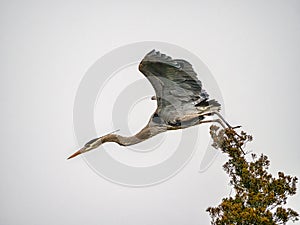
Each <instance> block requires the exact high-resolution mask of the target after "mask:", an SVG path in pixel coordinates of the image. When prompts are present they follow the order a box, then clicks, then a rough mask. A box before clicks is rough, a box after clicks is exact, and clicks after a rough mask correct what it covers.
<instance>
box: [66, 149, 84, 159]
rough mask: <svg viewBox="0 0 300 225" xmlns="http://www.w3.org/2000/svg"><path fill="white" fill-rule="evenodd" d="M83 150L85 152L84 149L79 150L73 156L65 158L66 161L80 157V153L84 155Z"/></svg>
mask: <svg viewBox="0 0 300 225" xmlns="http://www.w3.org/2000/svg"><path fill="white" fill-rule="evenodd" d="M84 150H85V148H82V149H79V150H78V151H77V152H75V153H74V154H73V155H71V156H69V158H67V159H72V158H74V157H76V156H78V155H80V154H81V153H84V152H85V151H84Z"/></svg>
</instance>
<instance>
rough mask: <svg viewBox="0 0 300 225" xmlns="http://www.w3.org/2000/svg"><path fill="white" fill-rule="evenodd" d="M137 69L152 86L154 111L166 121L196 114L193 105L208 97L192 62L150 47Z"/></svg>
mask: <svg viewBox="0 0 300 225" xmlns="http://www.w3.org/2000/svg"><path fill="white" fill-rule="evenodd" d="M139 69H140V71H141V72H142V73H143V74H144V75H145V76H146V78H147V79H148V80H149V81H150V83H151V84H152V86H153V87H154V90H155V93H156V98H157V110H156V113H157V114H158V115H159V116H160V117H161V118H162V119H163V120H164V121H165V122H174V121H176V120H179V119H180V118H181V117H183V116H185V115H187V114H195V113H198V112H199V111H198V110H197V108H196V107H195V105H196V104H198V103H200V102H202V101H204V100H206V99H208V97H209V95H208V94H207V92H206V91H205V90H203V88H202V84H201V81H200V80H199V79H198V78H197V74H196V72H195V71H194V70H193V67H192V65H191V64H190V63H189V62H187V61H185V60H182V59H172V58H171V57H169V56H166V55H165V54H161V53H160V52H156V51H154V50H153V51H151V52H150V53H148V54H147V55H146V56H145V58H144V59H143V60H142V62H141V63H140V66H139Z"/></svg>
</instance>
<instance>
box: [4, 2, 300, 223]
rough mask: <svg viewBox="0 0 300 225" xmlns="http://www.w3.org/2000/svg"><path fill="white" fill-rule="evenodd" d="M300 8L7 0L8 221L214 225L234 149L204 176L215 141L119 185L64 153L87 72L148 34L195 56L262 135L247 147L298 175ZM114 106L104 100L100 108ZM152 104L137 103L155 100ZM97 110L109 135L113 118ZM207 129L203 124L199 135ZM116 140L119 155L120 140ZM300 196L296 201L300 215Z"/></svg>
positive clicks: (240, 119)
mask: <svg viewBox="0 0 300 225" xmlns="http://www.w3.org/2000/svg"><path fill="white" fill-rule="evenodd" d="M299 12H300V3H299V1H296V0H295V1H291V0H286V1H226V3H225V2H224V1H164V2H160V1H146V2H143V1H127V2H123V3H120V2H118V1H110V2H101V1H72V2H71V1H26V2H25V1H1V2H0V26H1V31H0V34H1V35H0V59H1V61H0V74H1V82H0V85H1V89H0V91H1V95H0V96H1V104H2V106H1V117H0V121H1V125H2V126H1V128H0V132H1V144H2V146H1V153H2V154H1V159H0V178H1V186H0V198H1V202H0V209H1V214H0V224H5V225H18V224H33V225H34V224H41V223H42V224H45V225H47V224H53V223H55V224H57V225H59V224H83V223H87V224H91V225H93V224H107V225H117V224H128V225H129V224H130V225H138V224H139V225H140V224H144V225H147V224H156V225H160V224H161V225H162V224H164V225H165V224H173V225H181V224H190V225H196V224H209V221H210V218H209V216H208V214H207V213H206V212H205V209H206V208H207V207H209V206H216V205H217V204H219V202H220V201H221V199H222V197H225V196H228V194H229V193H230V188H229V187H228V185H227V183H228V178H227V176H226V175H225V173H224V171H223V170H222V165H223V163H224V162H225V160H226V157H225V156H222V155H218V157H217V158H216V160H215V161H214V162H213V164H212V165H211V166H210V167H209V169H208V170H207V171H205V172H203V173H199V164H200V162H201V159H202V157H203V155H204V151H205V149H206V147H205V148H204V149H202V148H199V149H197V151H196V152H195V154H194V155H193V157H192V159H191V160H190V161H189V163H188V164H187V165H186V166H185V167H184V168H183V170H181V171H180V172H179V173H178V174H177V175H176V176H174V177H172V178H171V179H169V180H168V181H166V182H164V183H161V184H158V185H155V186H150V187H143V188H131V187H124V186H120V185H117V184H114V183H111V182H109V181H107V180H105V179H103V178H102V177H100V176H98V175H97V174H96V173H94V172H93V171H92V170H91V169H90V168H89V167H88V166H87V164H86V163H85V161H84V160H83V159H82V158H76V159H74V160H72V161H66V160H65V159H66V157H67V156H69V154H71V153H73V151H75V150H77V148H78V147H79V146H78V145H77V140H76V138H75V134H74V126H73V104H74V100H75V96H76V92H77V89H78V86H79V84H80V82H81V79H82V78H83V77H84V75H85V73H86V72H87V70H88V69H89V68H90V67H91V65H92V64H94V62H95V61H96V60H98V59H99V58H100V57H101V56H103V55H105V54H106V53H108V52H110V51H111V50H112V49H115V48H118V47H120V46H123V45H127V44H130V43H133V42H139V41H146V40H151V41H162V42H167V43H171V44H175V45H178V46H181V47H182V48H185V49H187V50H188V51H190V52H192V53H193V54H195V55H197V56H198V57H199V58H200V59H201V60H202V61H203V62H204V63H205V64H206V65H207V66H208V68H209V70H210V72H211V73H212V74H213V76H214V78H215V80H216V82H217V83H218V86H219V88H220V90H221V92H222V96H223V100H224V102H225V106H226V118H227V119H228V121H230V122H231V123H232V124H238V125H242V126H243V128H244V129H245V130H246V131H247V132H249V133H251V134H253V135H254V141H253V142H252V143H251V144H250V145H249V149H251V150H253V151H254V152H257V153H261V152H263V153H265V154H266V155H268V156H269V158H270V160H271V168H270V169H271V172H272V173H273V174H276V173H277V171H284V172H285V173H286V174H291V175H296V176H298V177H300V164H299V162H298V161H299V159H300V151H299V146H298V135H299V128H298V127H299V125H300V119H299V117H298V116H297V115H299V109H300V108H299V106H298V101H299V100H298V98H299V87H298V86H299V83H300V78H299V73H300V67H299V62H298V61H299V58H300V51H299V50H300V45H299V40H300V24H299V21H300V18H299V17H300V14H299ZM154 47H155V46H154ZM145 53H146V52H145ZM133 71H134V68H131V67H130V68H128V69H127V70H126V71H125V72H124V71H123V73H128V74H129V72H133ZM120 73H122V71H120ZM137 74H138V72H137V71H135V75H137ZM100 76H101V75H100ZM115 81H116V82H117V81H118V79H115ZM120 81H121V80H119V82H120ZM204 86H205V84H204ZM107 93H109V91H107ZM104 98H105V96H104ZM106 99H107V100H106V101H107V103H109V96H108V98H106ZM105 104H106V103H105V101H104V102H97V105H96V106H95V111H96V112H100V111H101V107H105ZM143 104H146V103H144V102H143V103H142V105H140V106H138V107H140V110H142V109H143V108H144V107H146V108H147V107H149V108H150V109H153V105H151V104H152V103H151V102H150V103H149V104H147V105H145V106H144V105H143ZM151 107H152V108H151ZM136 112H137V111H134V110H132V114H131V115H129V122H131V123H133V125H132V127H131V129H132V130H135V131H136V130H138V129H139V128H141V126H142V125H143V124H145V123H146V122H147V121H148V119H147V118H148V116H149V115H150V114H151V111H150V112H149V111H147V110H144V111H143V112H144V113H148V114H147V115H143V116H142V117H139V121H138V122H136V123H135V122H134V121H135V119H134V118H137V116H136V114H135V113H136ZM97 115H98V114H95V118H94V120H95V121H96V122H97V123H96V124H95V126H96V128H97V132H99V134H101V135H102V134H103V133H102V130H101V129H102V128H101V123H105V122H106V121H105V120H107V119H106V118H104V121H103V118H101V117H97ZM140 118H143V119H144V121H143V120H141V119H140ZM207 131H208V126H203V127H202V128H201V129H200V134H203V135H207ZM168 138H172V135H171V136H170V137H169V136H168ZM173 138H174V141H176V134H174V137H173ZM110 147H111V148H113V149H115V151H114V152H113V153H111V154H112V156H113V157H116V158H117V160H120V161H122V157H120V155H118V151H120V152H121V150H122V148H120V149H119V148H118V146H117V145H113V144H110V145H108V146H107V148H110ZM106 151H110V150H109V149H108V150H106ZM91 154H92V153H90V155H91ZM120 154H122V155H124V157H126V156H125V153H124V152H122V153H120ZM154 154H156V155H154ZM171 154H172V152H171V151H170V150H168V149H167V150H166V153H162V152H160V153H159V152H158V153H153V154H152V155H150V157H148V159H144V160H145V162H146V163H148V164H151V165H152V164H155V163H157V162H158V161H160V160H165V159H166V158H167V157H169V156H170V155H171ZM133 157H135V156H133ZM134 159H138V158H134ZM126 160H127V161H126ZM126 160H124V161H123V162H124V163H129V164H132V165H135V166H141V163H140V161H135V160H131V161H130V158H129V157H127V158H126ZM125 161H126V162H125ZM299 199H300V198H299V194H297V195H296V196H294V197H292V198H291V199H290V200H289V201H288V203H289V205H288V206H289V207H292V208H294V209H295V210H296V211H298V212H299V211H300V207H299V206H300V200H299Z"/></svg>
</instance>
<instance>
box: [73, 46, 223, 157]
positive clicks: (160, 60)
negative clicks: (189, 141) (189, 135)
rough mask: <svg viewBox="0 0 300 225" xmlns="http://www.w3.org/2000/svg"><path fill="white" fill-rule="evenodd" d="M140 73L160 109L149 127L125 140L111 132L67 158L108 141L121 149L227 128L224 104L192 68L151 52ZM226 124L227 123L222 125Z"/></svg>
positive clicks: (141, 66)
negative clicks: (189, 131) (169, 134)
mask: <svg viewBox="0 0 300 225" xmlns="http://www.w3.org/2000/svg"><path fill="white" fill-rule="evenodd" d="M139 71H140V72H142V73H143V74H144V75H145V77H146V78H147V79H148V80H149V81H150V83H151V84H152V86H153V88H154V90H155V96H153V97H152V98H151V99H152V100H156V101H157V108H156V110H155V112H154V113H153V114H152V116H151V117H150V119H149V122H148V124H147V125H146V126H145V127H144V128H143V129H142V130H141V131H140V132H138V133H137V134H135V135H133V136H129V137H124V136H121V135H118V134H114V133H110V134H107V135H104V136H101V137H99V138H95V139H93V140H91V141H89V142H88V143H86V144H85V145H84V147H83V148H81V149H80V150H79V151H77V152H75V153H74V154H73V155H71V156H70V157H69V158H68V159H70V158H73V157H75V156H77V155H80V154H82V153H84V152H87V151H90V150H92V149H95V148H97V147H99V146H100V145H102V144H104V143H106V142H115V143H118V144H119V145H122V146H128V145H134V144H137V143H139V142H142V141H144V140H147V139H149V138H151V137H153V136H155V135H157V134H160V133H162V132H166V131H168V130H177V129H184V128H187V127H191V126H195V125H198V124H201V123H210V122H218V123H220V124H221V125H222V126H223V127H224V123H225V124H226V125H227V126H229V124H228V123H227V122H226V121H225V120H224V118H223V117H222V116H221V115H220V114H219V111H220V109H221V105H220V104H219V103H218V102H217V101H216V100H214V99H209V95H208V93H207V92H206V91H205V90H204V89H203V88H202V83H201V81H200V80H199V79H198V78H197V74H196V72H195V71H194V69H193V67H192V65H191V64H190V63H189V62H187V61H185V60H182V59H172V58H171V57H170V56H167V55H165V54H161V53H160V52H159V51H155V50H152V51H151V52H149V53H148V54H147V55H146V56H145V57H144V59H143V60H142V61H141V62H140V64H139ZM215 114H216V115H217V116H219V117H220V119H221V120H220V119H213V120H205V118H206V117H207V116H212V115H215ZM223 122H224V123H223Z"/></svg>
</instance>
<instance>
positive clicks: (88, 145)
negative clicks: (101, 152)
mask: <svg viewBox="0 0 300 225" xmlns="http://www.w3.org/2000/svg"><path fill="white" fill-rule="evenodd" d="M102 143H103V142H102V137H99V138H95V139H92V140H90V141H89V142H87V143H86V144H85V145H84V146H83V147H82V148H81V149H79V150H78V151H77V152H75V153H74V154H73V155H71V156H70V157H69V158H68V159H71V158H74V157H76V156H78V155H80V154H82V153H85V152H88V151H91V150H93V149H95V148H97V147H99V146H100V145H101V144H102Z"/></svg>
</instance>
